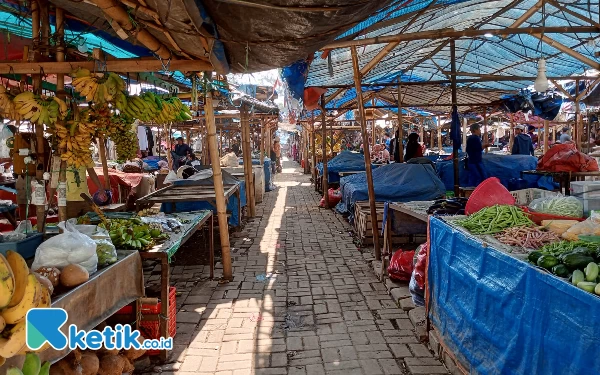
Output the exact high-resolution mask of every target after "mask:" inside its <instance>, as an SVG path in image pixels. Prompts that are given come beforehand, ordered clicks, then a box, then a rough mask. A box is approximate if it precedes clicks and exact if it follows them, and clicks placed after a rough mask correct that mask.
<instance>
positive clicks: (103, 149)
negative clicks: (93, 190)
mask: <svg viewBox="0 0 600 375" xmlns="http://www.w3.org/2000/svg"><path fill="white" fill-rule="evenodd" d="M98 150H99V153H100V163H102V175H103V176H104V186H98V189H104V190H110V176H109V174H108V164H107V161H106V145H105V143H104V137H98Z"/></svg>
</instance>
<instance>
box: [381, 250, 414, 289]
mask: <svg viewBox="0 0 600 375" xmlns="http://www.w3.org/2000/svg"><path fill="white" fill-rule="evenodd" d="M414 257H415V251H414V250H410V251H403V250H398V251H396V252H395V253H394V255H392V260H391V261H390V265H389V267H388V269H387V272H388V276H389V277H390V279H393V280H399V281H409V280H410V275H411V274H412V271H413V258H414Z"/></svg>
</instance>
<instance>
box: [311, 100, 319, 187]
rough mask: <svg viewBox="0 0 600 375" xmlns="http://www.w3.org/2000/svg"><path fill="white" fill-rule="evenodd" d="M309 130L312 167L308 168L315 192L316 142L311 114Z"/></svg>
mask: <svg viewBox="0 0 600 375" xmlns="http://www.w3.org/2000/svg"><path fill="white" fill-rule="evenodd" d="M310 128H311V132H310V136H311V138H310V142H311V152H312V165H311V167H310V170H311V173H312V176H313V181H314V183H315V191H317V190H318V189H317V177H318V176H317V171H316V168H317V152H316V151H317V141H316V134H315V115H314V113H313V112H311V113H310Z"/></svg>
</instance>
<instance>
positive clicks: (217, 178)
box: [204, 91, 233, 281]
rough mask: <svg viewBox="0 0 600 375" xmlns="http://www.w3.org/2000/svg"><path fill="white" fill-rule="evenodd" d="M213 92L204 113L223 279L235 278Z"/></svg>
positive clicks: (207, 96)
mask: <svg viewBox="0 0 600 375" xmlns="http://www.w3.org/2000/svg"><path fill="white" fill-rule="evenodd" d="M212 104H213V103H212V92H210V91H208V92H207V93H206V98H205V102H204V113H205V114H206V132H207V140H208V142H207V143H208V151H209V153H210V159H211V160H212V170H213V181H214V186H215V196H216V201H217V202H216V203H217V219H218V221H219V235H220V239H221V254H222V255H221V262H222V263H223V279H225V280H229V281H231V280H233V274H232V268H231V253H230V250H231V249H230V247H229V224H228V223H227V204H226V203H225V195H224V191H225V190H224V188H223V175H222V173H221V164H220V163H219V152H218V150H217V127H216V125H215V113H214V109H213V105H212Z"/></svg>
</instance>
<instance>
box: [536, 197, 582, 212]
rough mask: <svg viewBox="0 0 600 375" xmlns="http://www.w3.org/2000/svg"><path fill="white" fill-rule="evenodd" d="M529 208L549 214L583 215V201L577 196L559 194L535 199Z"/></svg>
mask: <svg viewBox="0 0 600 375" xmlns="http://www.w3.org/2000/svg"><path fill="white" fill-rule="evenodd" d="M529 209H531V210H532V211H534V212H540V213H544V214H549V215H557V216H566V217H583V203H581V201H580V200H579V199H577V198H576V197H565V196H562V195H557V196H553V197H544V198H538V199H534V200H533V201H532V202H531V203H530V204H529Z"/></svg>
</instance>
